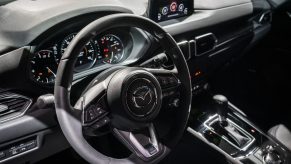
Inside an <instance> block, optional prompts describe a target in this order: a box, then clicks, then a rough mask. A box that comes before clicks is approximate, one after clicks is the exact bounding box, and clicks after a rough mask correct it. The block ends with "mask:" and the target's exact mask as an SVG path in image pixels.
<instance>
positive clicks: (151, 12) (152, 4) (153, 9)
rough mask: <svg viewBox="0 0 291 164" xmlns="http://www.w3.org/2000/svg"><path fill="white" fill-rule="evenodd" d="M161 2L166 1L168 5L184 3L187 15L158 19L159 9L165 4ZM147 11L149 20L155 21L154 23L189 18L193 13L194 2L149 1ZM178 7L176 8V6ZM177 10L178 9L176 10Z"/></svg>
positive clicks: (182, 0)
mask: <svg viewBox="0 0 291 164" xmlns="http://www.w3.org/2000/svg"><path fill="white" fill-rule="evenodd" d="M163 1H168V5H170V4H171V3H173V2H176V3H177V2H178V4H179V2H184V5H185V8H188V13H187V14H183V15H177V16H173V17H172V18H166V19H161V20H159V19H158V14H159V12H160V11H159V10H160V8H162V7H163V6H161V4H162V3H165V2H163ZM148 6H149V9H148V16H149V18H150V19H151V20H153V21H155V22H164V21H167V20H172V19H177V18H181V17H187V16H190V15H192V14H193V13H194V0H149V5H148ZM177 7H178V6H177ZM177 10H178V9H177Z"/></svg>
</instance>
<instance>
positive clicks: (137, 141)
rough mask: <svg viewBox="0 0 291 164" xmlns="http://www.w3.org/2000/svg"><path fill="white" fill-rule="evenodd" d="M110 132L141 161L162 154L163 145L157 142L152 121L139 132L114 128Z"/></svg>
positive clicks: (149, 159)
mask: <svg viewBox="0 0 291 164" xmlns="http://www.w3.org/2000/svg"><path fill="white" fill-rule="evenodd" d="M112 132H113V134H114V136H116V137H117V139H118V140H120V141H121V142H122V143H123V144H124V145H125V146H126V147H127V148H128V149H129V150H130V151H131V152H132V153H133V154H134V155H136V156H137V157H139V158H140V159H142V160H143V161H151V160H153V159H155V158H158V157H160V156H162V155H163V153H162V152H163V149H164V148H165V147H164V146H163V145H162V144H161V143H160V142H159V140H158V137H157V134H156V131H155V128H154V125H153V124H152V123H150V124H149V125H148V127H147V128H146V129H144V130H142V131H139V132H129V131H123V130H119V129H116V128H114V129H113V130H112Z"/></svg>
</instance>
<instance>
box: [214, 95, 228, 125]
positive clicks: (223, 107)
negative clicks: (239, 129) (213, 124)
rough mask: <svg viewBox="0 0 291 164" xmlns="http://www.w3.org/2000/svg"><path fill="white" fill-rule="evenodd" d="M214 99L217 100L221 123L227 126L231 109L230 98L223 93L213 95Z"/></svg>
mask: <svg viewBox="0 0 291 164" xmlns="http://www.w3.org/2000/svg"><path fill="white" fill-rule="evenodd" d="M213 100H214V101H215V102H216V108H217V113H218V115H219V122H220V125H221V126H223V127H226V126H227V125H228V122H227V121H226V118H227V113H228V111H229V108H228V100H227V98H226V97H225V96H223V95H215V96H213Z"/></svg>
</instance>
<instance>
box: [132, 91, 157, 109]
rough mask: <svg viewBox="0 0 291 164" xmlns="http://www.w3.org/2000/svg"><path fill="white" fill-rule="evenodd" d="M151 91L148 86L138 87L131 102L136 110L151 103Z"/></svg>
mask: <svg viewBox="0 0 291 164" xmlns="http://www.w3.org/2000/svg"><path fill="white" fill-rule="evenodd" d="M152 99H153V91H152V90H151V89H150V88H149V87H148V86H141V87H138V88H137V89H136V90H135V91H134V92H133V96H132V101H133V103H134V105H135V107H137V108H142V107H145V106H147V105H148V104H150V103H151V102H152Z"/></svg>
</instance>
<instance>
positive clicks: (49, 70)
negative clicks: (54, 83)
mask: <svg viewBox="0 0 291 164" xmlns="http://www.w3.org/2000/svg"><path fill="white" fill-rule="evenodd" d="M46 69H47V70H48V72H51V73H52V74H53V75H54V77H56V74H55V73H54V72H53V71H52V70H51V69H50V68H49V67H46Z"/></svg>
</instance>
